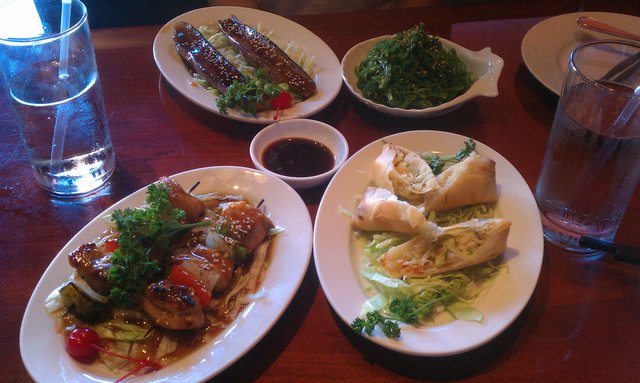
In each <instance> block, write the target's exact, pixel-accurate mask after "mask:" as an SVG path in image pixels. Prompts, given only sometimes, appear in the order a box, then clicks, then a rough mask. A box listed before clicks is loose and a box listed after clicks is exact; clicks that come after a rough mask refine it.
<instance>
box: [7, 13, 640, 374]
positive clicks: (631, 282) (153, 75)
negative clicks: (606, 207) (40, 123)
mask: <svg viewBox="0 0 640 383" xmlns="http://www.w3.org/2000/svg"><path fill="white" fill-rule="evenodd" d="M610 3H611V4H610ZM613 3H616V2H609V1H589V0H585V1H569V0H551V1H535V2H534V1H518V0H514V1H509V2H489V3H482V4H477V5H467V6H438V7H430V8H415V9H398V10H385V11H371V12H363V13H360V14H340V15H332V16H331V17H330V19H328V18H327V17H326V16H322V15H318V16H299V17H295V18H292V19H293V20H295V21H296V22H298V23H300V24H302V25H304V26H306V27H307V28H309V29H310V30H311V31H313V32H314V33H316V34H317V35H318V36H319V37H320V38H322V39H323V40H324V41H326V42H327V43H328V44H329V45H330V46H331V48H332V49H333V50H334V52H335V53H336V55H337V56H338V58H340V59H341V58H342V57H343V55H344V54H345V52H346V51H347V50H348V49H349V48H350V47H351V46H353V45H354V44H356V43H358V42H360V41H363V40H365V39H368V38H371V37H374V36H378V35H382V34H390V33H395V32H398V31H400V30H403V29H406V28H408V27H410V26H412V25H414V24H415V23H418V22H425V24H426V25H427V28H428V29H429V30H430V31H431V32H432V33H437V34H440V35H441V36H443V37H445V38H448V39H451V40H453V41H455V42H457V43H459V44H461V45H463V46H465V47H467V48H470V49H474V50H478V49H481V48H484V47H485V46H490V47H491V48H492V50H493V51H494V52H495V53H497V54H498V55H500V56H501V57H502V58H504V61H505V67H504V70H503V72H502V77H501V79H500V85H499V90H500V95H499V96H498V97H497V98H493V99H477V100H474V101H472V102H469V103H467V104H466V105H465V106H464V107H462V108H461V109H459V110H457V111H455V112H453V113H450V114H447V115H444V116H441V117H436V118H431V119H418V120H407V119H401V118H393V117H387V116H383V115H380V114H377V113H374V112H372V111H370V110H368V109H367V108H365V107H363V106H362V105H360V104H358V103H357V102H356V101H355V100H354V99H353V98H352V97H351V96H350V94H349V93H348V92H347V91H346V89H345V88H344V87H343V90H342V92H341V93H340V95H339V96H338V98H337V99H336V100H335V101H334V102H333V103H332V104H331V105H330V106H329V107H328V108H327V109H326V110H324V111H323V112H321V113H319V114H318V115H316V116H313V118H316V119H319V120H322V121H325V122H327V123H329V124H331V125H333V126H335V127H336V128H337V129H338V130H340V131H341V132H342V133H343V134H344V135H345V136H346V138H347V139H348V141H349V145H350V147H351V152H352V153H354V152H355V151H357V150H358V149H360V148H361V147H363V146H364V145H365V144H367V143H369V142H371V141H373V140H376V139H378V138H380V137H383V136H385V135H388V134H391V133H395V132H400V131H407V130H415V129H433V130H443V131H449V132H455V133H459V134H462V135H466V136H470V137H473V138H475V139H477V140H478V141H481V142H483V143H485V144H487V145H489V146H491V147H493V148H494V149H495V150H497V151H498V152H500V153H501V154H502V155H504V156H505V157H506V158H507V159H508V160H509V161H510V162H511V163H512V164H513V165H514V166H515V167H516V168H517V169H518V170H519V171H520V172H521V173H522V175H523V176H524V178H525V179H526V181H527V183H528V184H529V186H530V187H531V188H533V187H534V186H535V182H536V178H537V176H538V172H539V169H540V165H541V161H542V157H543V153H544V148H545V143H546V140H547V137H548V134H549V128H550V126H551V121H552V119H553V114H554V110H555V104H556V102H557V97H556V96H555V95H553V94H552V93H551V92H549V91H547V90H546V89H545V88H543V87H542V86H541V85H540V84H539V83H538V82H537V81H536V79H535V78H534V77H533V76H532V75H531V74H530V73H529V71H528V70H527V69H526V67H525V66H524V64H523V61H522V57H521V54H520V43H521V41H522V38H523V36H524V35H525V33H526V32H527V30H528V29H529V28H530V27H532V26H533V25H534V24H536V23H537V22H539V21H541V20H542V19H543V18H545V17H548V16H553V15H556V14H561V13H568V12H575V11H578V10H584V11H590V10H593V11H614V12H622V13H628V14H635V15H638V14H639V13H640V5H639V3H638V1H625V2H618V3H620V4H613ZM327 20H330V22H327ZM159 28H160V26H159V25H158V26H144V27H131V28H122V29H101V30H100V29H98V30H94V31H93V37H94V40H95V48H96V53H97V59H98V65H99V70H100V76H101V80H102V87H103V90H104V96H105V102H106V109H107V112H108V114H109V123H110V127H111V133H112V136H113V142H114V146H115V149H116V152H117V160H118V165H117V173H116V175H115V177H114V178H113V180H112V182H111V184H110V186H109V187H108V188H107V189H105V190H104V191H103V192H101V193H99V194H97V195H95V196H93V197H89V198H85V199H83V200H77V199H57V198H52V197H50V196H48V195H47V194H46V193H44V192H43V191H42V190H41V189H40V188H39V187H38V185H37V184H36V182H35V180H34V177H33V175H32V173H31V169H30V167H29V166H28V164H27V159H26V153H25V150H24V148H23V146H22V144H21V142H20V138H19V134H18V131H17V128H16V125H15V122H14V120H13V117H12V115H11V112H10V109H9V105H8V102H7V100H6V97H5V96H4V95H3V96H2V97H1V98H0V130H1V133H2V139H1V140H0V261H1V263H0V281H1V282H0V283H1V284H2V289H1V290H0V302H1V303H2V305H1V307H2V310H0V323H1V324H2V327H1V329H0V345H2V353H1V358H0V381H6V382H20V381H29V380H30V378H29V375H28V373H27V371H26V370H25V369H24V367H23V364H22V361H21V358H20V350H19V345H18V338H19V335H18V334H19V330H20V325H21V321H22V316H23V314H24V310H25V307H26V304H27V302H28V300H29V297H30V295H31V292H32V291H33V289H34V287H35V285H36V283H37V282H38V280H39V278H40V276H41V275H42V273H43V272H44V271H45V269H46V267H47V265H48V264H49V262H50V261H51V260H52V258H53V257H54V256H55V255H56V254H57V252H58V251H59V250H60V249H61V248H62V247H63V245H64V244H65V243H66V242H67V241H68V240H69V239H71V237H72V236H73V235H74V234H75V233H76V232H77V231H78V230H80V229H81V228H82V227H83V226H84V225H85V224H86V223H87V222H89V221H90V220H91V219H92V218H93V217H95V216H96V215H98V214H99V213H100V212H101V211H102V210H104V209H105V208H107V207H109V206H110V205H112V204H113V203H115V202H116V201H118V200H120V199H121V198H123V197H125V196H127V195H129V194H130V193H132V192H133V191H135V190H137V189H139V188H141V187H143V186H145V185H147V184H148V183H150V182H153V181H155V180H156V179H158V178H159V177H160V176H164V175H171V174H174V173H178V172H181V171H184V170H188V169H192V168H198V167H203V166H212V165H238V166H246V167H252V163H251V160H250V158H249V152H248V150H249V143H250V141H251V138H252V137H253V136H254V134H255V133H256V132H257V130H258V129H259V127H256V126H253V125H248V124H243V123H237V122H232V121H230V120H227V119H224V118H221V117H218V116H216V115H213V114H210V113H208V112H205V111H203V110H199V109H198V108H197V107H195V106H193V105H191V104H190V103H189V102H188V101H187V100H186V99H184V98H183V97H182V96H180V95H179V94H178V93H177V92H176V91H174V90H173V89H171V87H170V86H169V85H168V83H167V82H165V81H164V80H163V78H162V77H161V75H160V73H159V72H158V70H157V68H156V66H155V64H154V62H153V57H152V54H151V46H152V42H153V38H154V36H155V34H156V32H157V31H158V30H159ZM324 189H325V187H324V186H322V187H318V188H316V189H312V190H307V191H304V192H301V195H302V198H303V199H304V201H305V202H306V204H307V206H308V209H309V212H310V214H311V216H312V218H315V215H316V212H317V209H318V204H319V202H320V199H321V197H322V194H323V192H324ZM639 200H640V198H638V193H637V194H636V196H635V197H634V199H633V200H632V202H631V205H630V206H629V209H628V212H627V214H626V216H625V218H624V221H623V223H622V225H621V227H620V230H619V233H618V236H617V239H618V240H620V241H621V242H627V243H630V244H635V245H640V236H638V235H637V233H638V229H637V227H638V225H639V224H640V201H639ZM639 286H640V266H638V265H632V264H624V263H619V262H616V261H614V260H613V259H612V258H611V257H604V258H601V259H592V260H583V259H580V258H576V257H575V256H572V255H570V254H568V253H567V252H565V251H563V250H560V249H559V248H557V247H555V246H553V245H550V244H546V245H545V254H544V261H543V265H542V272H541V275H540V279H539V282H538V286H537V288H536V290H535V292H534V294H533V297H532V298H531V300H530V302H529V303H528V305H527V306H526V308H525V310H524V311H523V312H522V314H521V315H520V316H519V317H518V318H517V320H516V321H515V322H514V323H513V324H512V325H511V326H510V327H509V328H508V329H507V330H506V331H505V332H504V333H502V334H501V335H499V336H498V337H497V338H496V339H494V340H493V341H491V342H490V343H488V344H486V345H485V346H483V347H481V348H479V349H476V350H473V351H470V352H468V353H465V354H462V355H458V356H452V357H444V358H418V357H408V356H404V355H400V354H396V353H393V352H389V351H385V350H383V349H380V348H378V347H374V346H373V344H372V343H370V342H368V341H366V340H365V339H363V338H360V337H358V336H355V335H354V334H352V333H351V332H350V331H349V329H348V327H347V326H346V325H345V324H343V323H342V322H341V321H340V320H339V319H338V317H337V316H335V315H334V313H333V312H332V310H331V307H330V306H329V304H328V302H327V301H326V299H325V296H324V294H323V291H322V288H321V286H320V285H319V282H318V278H317V276H316V273H315V270H314V267H313V265H310V267H309V270H308V272H307V275H306V278H305V279H304V282H303V284H302V286H301V288H300V290H299V292H298V293H297V295H296V296H295V298H294V300H293V302H292V304H291V306H290V307H289V309H288V310H287V311H286V312H285V314H284V315H283V317H282V318H281V319H280V320H279V321H278V322H277V324H276V325H275V327H274V328H273V329H272V330H271V331H270V332H269V333H268V335H267V336H266V337H265V338H264V339H263V340H261V341H260V342H259V343H258V344H257V346H256V347H254V348H253V349H252V350H251V351H249V352H248V354H246V356H244V357H243V358H241V359H240V360H239V361H238V362H237V363H235V364H234V365H232V366H231V367H230V368H228V369H227V370H226V371H224V372H223V373H222V374H220V375H219V376H218V377H216V378H215V379H214V381H220V382H228V381H234V382H237V381H254V380H259V381H287V382H289V381H291V382H293V381H316V382H319V381H334V380H344V381H361V382H374V381H375V382H388V381H416V380H427V381H435V380H465V381H471V382H483V381H491V382H506V381H519V382H523V381H531V382H539V381H541V382H549V381H582V382H601V381H610V382H625V381H626V382H631V381H638V379H640V287H639ZM28 330H29V329H26V331H28Z"/></svg>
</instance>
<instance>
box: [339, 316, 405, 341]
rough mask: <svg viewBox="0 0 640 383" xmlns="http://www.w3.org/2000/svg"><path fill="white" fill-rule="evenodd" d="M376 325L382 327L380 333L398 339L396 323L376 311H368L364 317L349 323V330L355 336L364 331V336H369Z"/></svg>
mask: <svg viewBox="0 0 640 383" xmlns="http://www.w3.org/2000/svg"><path fill="white" fill-rule="evenodd" d="M378 324H380V325H382V333H383V334H384V335H386V336H387V337H388V338H393V339H397V338H399V337H400V326H398V322H396V321H392V320H389V319H386V318H385V317H383V316H382V315H381V314H380V313H379V312H378V311H370V312H368V313H366V314H365V315H364V317H359V318H356V319H354V320H353V322H351V328H352V329H353V331H355V332H356V334H362V332H363V331H364V333H365V334H367V335H371V334H372V333H373V330H374V329H375V328H376V326H377V325H378Z"/></svg>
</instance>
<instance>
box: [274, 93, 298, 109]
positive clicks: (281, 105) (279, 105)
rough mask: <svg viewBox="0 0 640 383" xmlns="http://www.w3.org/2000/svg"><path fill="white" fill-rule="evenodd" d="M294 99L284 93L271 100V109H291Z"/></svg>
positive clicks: (289, 94)
mask: <svg viewBox="0 0 640 383" xmlns="http://www.w3.org/2000/svg"><path fill="white" fill-rule="evenodd" d="M292 102H293V97H291V93H289V92H286V91H282V92H280V94H279V95H277V96H276V97H274V98H272V99H271V109H287V108H291V103H292Z"/></svg>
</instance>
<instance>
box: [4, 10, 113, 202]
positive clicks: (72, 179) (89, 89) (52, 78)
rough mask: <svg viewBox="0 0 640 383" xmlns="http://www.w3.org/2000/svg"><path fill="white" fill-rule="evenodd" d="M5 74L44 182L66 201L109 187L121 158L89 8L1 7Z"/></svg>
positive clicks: (37, 173)
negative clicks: (113, 138) (117, 154)
mask: <svg viewBox="0 0 640 383" xmlns="http://www.w3.org/2000/svg"><path fill="white" fill-rule="evenodd" d="M0 72H1V73H2V77H3V79H4V83H5V86H4V87H5V89H6V90H7V92H8V96H9V97H8V98H9V102H10V103H11V105H12V108H13V111H14V115H15V118H16V123H17V125H18V129H19V130H20V135H21V137H22V139H23V141H24V144H25V146H26V149H27V154H28V157H29V160H30V163H31V166H32V168H33V170H34V173H35V177H36V179H37V181H38V183H39V184H40V185H41V186H42V187H43V188H44V189H45V190H47V191H48V192H49V193H51V194H53V195H58V196H76V195H84V194H88V193H91V192H94V191H96V190H99V189H100V188H102V187H103V186H104V185H105V184H106V183H107V181H108V180H109V179H110V177H111V176H112V175H113V173H114V170H115V154H114V150H113V146H112V143H111V136H110V134H109V127H108V125H107V119H106V113H105V108H104V102H103V98H102V90H101V88H100V79H99V77H98V68H97V65H96V60H95V53H94V50H93V44H92V41H91V35H90V31H89V24H88V20H87V9H86V7H85V5H84V4H82V3H81V2H80V1H78V0H8V1H4V2H1V3H0Z"/></svg>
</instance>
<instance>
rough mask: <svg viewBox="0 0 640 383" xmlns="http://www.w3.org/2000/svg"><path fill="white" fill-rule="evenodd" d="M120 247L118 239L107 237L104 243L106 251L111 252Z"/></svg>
mask: <svg viewBox="0 0 640 383" xmlns="http://www.w3.org/2000/svg"><path fill="white" fill-rule="evenodd" d="M116 249H118V240H117V239H107V240H106V241H105V243H104V253H105V254H110V253H113V252H114V251H116Z"/></svg>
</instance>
